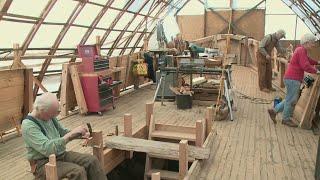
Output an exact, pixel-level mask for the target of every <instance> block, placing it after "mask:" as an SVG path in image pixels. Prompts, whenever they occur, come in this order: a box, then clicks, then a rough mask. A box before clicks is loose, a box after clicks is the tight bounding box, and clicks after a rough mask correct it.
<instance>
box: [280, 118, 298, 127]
mask: <svg viewBox="0 0 320 180" xmlns="http://www.w3.org/2000/svg"><path fill="white" fill-rule="evenodd" d="M282 124H284V125H287V126H289V127H298V125H297V124H296V123H294V122H293V121H292V120H291V119H290V120H282Z"/></svg>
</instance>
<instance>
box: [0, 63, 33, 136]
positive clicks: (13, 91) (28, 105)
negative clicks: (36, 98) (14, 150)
mask: <svg viewBox="0 0 320 180" xmlns="http://www.w3.org/2000/svg"><path fill="white" fill-rule="evenodd" d="M32 85H33V81H32V70H31V69H19V70H3V71H0V104H1V106H0V133H4V132H5V131H7V130H10V129H12V128H14V127H15V125H20V120H22V118H23V117H24V116H25V115H26V114H27V113H28V112H29V111H31V109H32V102H33V98H32Z"/></svg>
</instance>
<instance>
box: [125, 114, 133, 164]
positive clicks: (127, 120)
mask: <svg viewBox="0 0 320 180" xmlns="http://www.w3.org/2000/svg"><path fill="white" fill-rule="evenodd" d="M123 120H124V122H123V129H124V136H126V137H132V115H131V114H125V115H124V119H123ZM132 157H133V152H132V151H130V152H129V153H128V158H129V159H131V158H132Z"/></svg>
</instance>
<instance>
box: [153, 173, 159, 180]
mask: <svg viewBox="0 0 320 180" xmlns="http://www.w3.org/2000/svg"><path fill="white" fill-rule="evenodd" d="M151 180H160V172H157V173H152V175H151Z"/></svg>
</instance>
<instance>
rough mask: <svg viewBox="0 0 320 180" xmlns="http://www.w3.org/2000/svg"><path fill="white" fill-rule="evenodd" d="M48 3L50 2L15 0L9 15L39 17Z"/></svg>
mask: <svg viewBox="0 0 320 180" xmlns="http://www.w3.org/2000/svg"><path fill="white" fill-rule="evenodd" d="M48 2H49V0H27V1H26V0H15V1H12V3H11V6H10V7H9V10H8V13H12V14H21V15H28V16H34V17H39V16H40V14H41V12H42V10H43V9H44V8H45V7H46V5H47V4H48ZM31 4H32V8H31V6H30V5H31Z"/></svg>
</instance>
